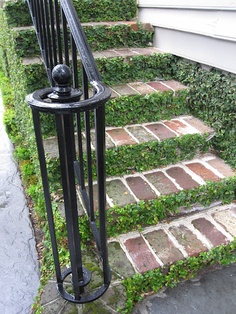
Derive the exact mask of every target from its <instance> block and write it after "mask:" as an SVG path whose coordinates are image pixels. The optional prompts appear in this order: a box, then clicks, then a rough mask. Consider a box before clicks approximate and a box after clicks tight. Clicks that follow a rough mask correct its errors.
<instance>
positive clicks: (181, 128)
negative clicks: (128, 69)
mask: <svg viewBox="0 0 236 314" xmlns="http://www.w3.org/2000/svg"><path fill="white" fill-rule="evenodd" d="M204 133H208V139H210V138H211V137H212V136H214V131H213V129H212V128H210V127H208V126H207V125H205V124H204V123H203V122H202V121H200V120H199V119H197V118H195V117H193V116H188V115H186V116H179V117H176V118H174V119H171V120H161V121H157V122H151V123H143V124H134V125H127V126H125V127H107V128H106V149H112V148H116V147H118V146H121V145H135V144H140V143H145V142H152V141H159V142H160V141H163V140H165V139H169V138H175V137H180V136H184V135H187V134H201V135H203V134H204ZM91 134H92V136H91V148H92V150H94V148H95V145H96V144H95V133H94V131H93V130H92V132H91ZM82 135H83V139H84V141H83V147H84V150H85V147H86V146H85V142H86V136H85V133H84V132H83V133H82ZM44 148H45V153H46V155H47V156H48V158H58V156H59V153H58V148H57V138H56V137H51V138H47V139H45V140H44Z"/></svg>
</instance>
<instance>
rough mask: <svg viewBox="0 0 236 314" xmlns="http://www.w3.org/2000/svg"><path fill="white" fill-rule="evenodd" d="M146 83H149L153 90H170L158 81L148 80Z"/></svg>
mask: <svg viewBox="0 0 236 314" xmlns="http://www.w3.org/2000/svg"><path fill="white" fill-rule="evenodd" d="M147 84H148V85H150V86H151V87H152V88H153V89H154V90H156V91H158V92H164V91H171V89H170V88H169V87H167V86H165V85H164V84H161V83H160V82H158V81H154V82H148V83H147Z"/></svg>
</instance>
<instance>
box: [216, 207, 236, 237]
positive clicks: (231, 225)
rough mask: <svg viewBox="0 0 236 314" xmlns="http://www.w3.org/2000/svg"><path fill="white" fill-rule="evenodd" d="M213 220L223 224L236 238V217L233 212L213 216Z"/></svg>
mask: <svg viewBox="0 0 236 314" xmlns="http://www.w3.org/2000/svg"><path fill="white" fill-rule="evenodd" d="M213 218H214V219H215V220H216V221H217V222H218V223H219V224H221V225H222V226H223V227H224V228H225V230H226V231H228V232H229V233H230V234H232V236H234V237H236V217H235V216H234V215H233V213H232V211H230V210H224V211H219V212H217V213H214V214H213Z"/></svg>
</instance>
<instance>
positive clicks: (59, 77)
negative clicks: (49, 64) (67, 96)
mask: <svg viewBox="0 0 236 314" xmlns="http://www.w3.org/2000/svg"><path fill="white" fill-rule="evenodd" d="M71 77H72V74H71V70H70V68H69V67H68V66H67V65H65V64H58V65H56V66H55V67H54V68H53V70H52V78H53V80H54V81H55V82H56V83H57V84H58V85H59V86H60V85H67V86H68V85H69V82H70V79H71Z"/></svg>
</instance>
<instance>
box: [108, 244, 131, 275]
mask: <svg viewBox="0 0 236 314" xmlns="http://www.w3.org/2000/svg"><path fill="white" fill-rule="evenodd" d="M108 252H109V264H110V267H111V270H112V271H115V273H116V274H119V275H120V276H121V277H125V278H127V277H130V276H132V275H133V274H134V273H135V271H134V268H133V266H132V265H131V263H130V261H129V260H128V258H127V256H126V254H125V252H124V251H123V250H122V248H121V246H120V243H119V242H117V241H114V242H110V243H108Z"/></svg>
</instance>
